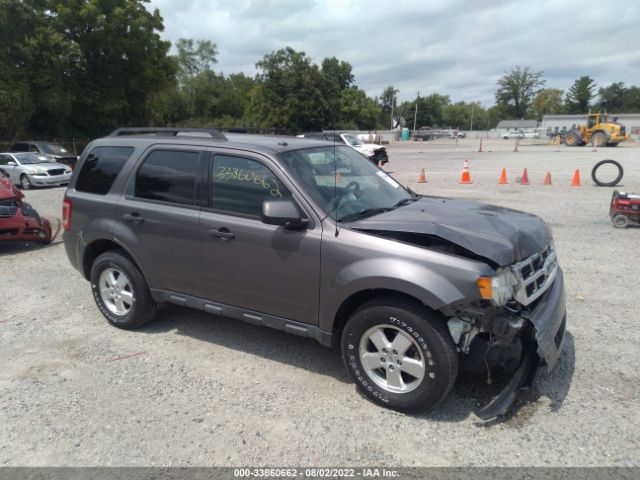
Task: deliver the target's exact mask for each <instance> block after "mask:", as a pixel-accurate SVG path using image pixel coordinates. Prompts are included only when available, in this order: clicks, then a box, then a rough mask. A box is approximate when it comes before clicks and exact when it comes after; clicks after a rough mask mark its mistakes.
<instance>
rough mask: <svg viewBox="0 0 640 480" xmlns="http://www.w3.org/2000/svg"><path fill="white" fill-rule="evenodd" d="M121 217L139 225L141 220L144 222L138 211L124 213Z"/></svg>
mask: <svg viewBox="0 0 640 480" xmlns="http://www.w3.org/2000/svg"><path fill="white" fill-rule="evenodd" d="M122 218H124V219H125V220H127V221H129V222H131V223H135V224H136V225H139V224H141V223H142V222H144V218H142V217H141V216H140V214H139V213H138V212H133V213H126V214H125V215H123V216H122Z"/></svg>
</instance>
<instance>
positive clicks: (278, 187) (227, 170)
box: [211, 155, 291, 217]
mask: <svg viewBox="0 0 640 480" xmlns="http://www.w3.org/2000/svg"><path fill="white" fill-rule="evenodd" d="M290 198H291V193H289V191H288V190H287V189H286V188H285V187H284V185H282V183H281V182H280V181H279V180H278V179H277V178H276V176H275V175H274V174H273V173H272V172H271V170H269V169H268V168H267V167H265V166H264V165H262V164H261V163H259V162H256V161H254V160H249V159H247V158H240V157H227V156H224V155H216V156H215V157H214V159H213V171H212V174H211V207H212V208H215V209H216V210H223V211H226V212H231V213H236V214H241V215H251V216H255V217H259V216H260V213H261V212H262V202H263V201H265V200H282V199H290Z"/></svg>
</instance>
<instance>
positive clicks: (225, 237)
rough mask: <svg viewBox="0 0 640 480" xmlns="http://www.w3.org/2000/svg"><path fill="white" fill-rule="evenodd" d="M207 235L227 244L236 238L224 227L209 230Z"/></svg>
mask: <svg viewBox="0 0 640 480" xmlns="http://www.w3.org/2000/svg"><path fill="white" fill-rule="evenodd" d="M209 235H211V236H212V237H217V238H218V239H220V241H221V242H228V241H229V240H233V239H234V238H236V236H235V235H234V234H233V233H231V232H230V231H229V229H228V228H226V227H220V228H219V229H217V230H209Z"/></svg>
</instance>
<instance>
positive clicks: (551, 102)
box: [533, 88, 564, 120]
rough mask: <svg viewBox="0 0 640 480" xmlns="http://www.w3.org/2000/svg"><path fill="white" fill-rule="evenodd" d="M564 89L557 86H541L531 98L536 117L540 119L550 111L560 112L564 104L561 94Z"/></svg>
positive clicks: (550, 112)
mask: <svg viewBox="0 0 640 480" xmlns="http://www.w3.org/2000/svg"><path fill="white" fill-rule="evenodd" d="M563 95H564V91H563V90H560V89H558V88H543V89H542V90H540V91H539V92H538V94H537V95H536V97H535V98H534V99H533V111H534V112H535V115H536V118H537V119H538V120H542V117H543V116H544V115H547V114H552V113H562V112H563V111H564V105H563V103H562V96H563Z"/></svg>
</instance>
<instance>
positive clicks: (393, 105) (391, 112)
mask: <svg viewBox="0 0 640 480" xmlns="http://www.w3.org/2000/svg"><path fill="white" fill-rule="evenodd" d="M398 92H399V90H398V89H397V88H395V87H394V86H393V85H389V86H387V87H386V88H385V89H384V90H383V91H382V95H380V99H379V100H378V104H379V105H380V115H381V117H380V121H381V123H382V125H384V126H385V127H387V126H390V127H391V128H394V127H395V126H396V118H395V117H396V112H397V110H398Z"/></svg>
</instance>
